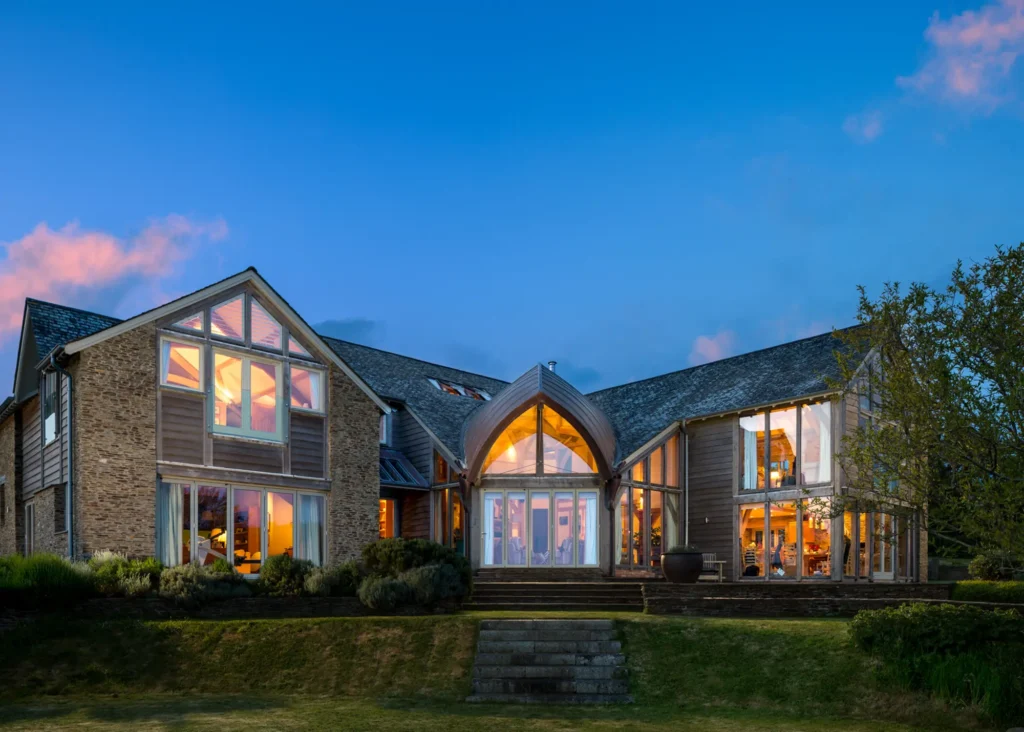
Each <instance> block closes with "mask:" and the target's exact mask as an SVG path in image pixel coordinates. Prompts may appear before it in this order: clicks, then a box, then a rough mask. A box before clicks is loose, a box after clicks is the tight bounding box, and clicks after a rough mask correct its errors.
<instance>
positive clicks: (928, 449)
mask: <svg viewBox="0 0 1024 732" xmlns="http://www.w3.org/2000/svg"><path fill="white" fill-rule="evenodd" d="M858 320H859V321H860V323H861V324H862V326H863V327H861V328H854V329H851V330H848V331H841V332H839V333H838V335H839V337H840V338H842V339H844V340H845V341H846V342H847V343H846V345H847V348H845V349H841V350H840V351H839V352H837V358H838V359H839V364H840V367H841V370H842V379H841V384H842V385H843V388H844V390H845V394H844V397H845V399H846V403H847V404H849V403H851V401H852V400H857V401H858V402H859V406H860V407H861V413H862V414H864V413H865V410H866V413H867V414H868V417H867V418H866V419H863V418H862V420H861V424H860V426H859V427H858V428H857V429H856V430H853V431H851V432H849V433H848V434H847V435H846V436H845V437H844V440H843V444H842V448H841V451H840V460H841V462H842V465H843V468H844V471H845V473H846V483H847V485H848V486H849V487H850V489H851V490H850V494H849V496H848V497H847V498H846V499H845V500H846V501H848V502H849V501H852V502H855V503H857V504H859V505H860V506H862V510H863V507H864V506H865V505H866V506H867V507H868V509H869V510H871V509H872V508H876V507H878V508H880V507H882V506H887V505H892V504H893V503H896V504H903V505H905V506H907V507H909V508H913V509H918V510H921V511H922V515H923V516H924V517H925V526H926V527H927V528H928V530H929V531H931V532H939V533H943V534H945V535H947V536H954V537H961V538H962V539H963V540H966V541H967V542H968V543H971V544H972V545H973V546H974V547H975V548H976V549H978V550H981V551H987V552H997V553H1002V554H1003V555H1006V556H1009V557H1016V558H1017V559H1020V558H1021V557H1024V244H1021V245H1018V246H1016V247H1011V248H1001V247H1000V248H997V249H996V253H995V255H994V256H992V257H990V258H988V259H986V260H984V261H983V262H979V263H975V264H972V265H971V266H969V267H964V265H963V263H962V262H958V263H957V266H956V269H954V270H953V273H952V275H951V277H950V281H949V283H948V284H947V285H945V286H944V287H941V288H933V287H931V286H929V285H926V284H922V283H914V284H912V285H910V287H909V288H907V289H904V288H902V287H901V286H900V284H899V283H898V282H897V283H888V284H886V286H885V288H884V290H883V291H882V293H881V295H880V296H879V297H878V298H877V299H875V300H872V299H870V298H869V297H868V296H867V294H866V291H865V290H864V288H863V287H862V288H860V305H859V312H858ZM864 354H868V356H867V358H866V359H865V358H864ZM954 540H955V539H954Z"/></svg>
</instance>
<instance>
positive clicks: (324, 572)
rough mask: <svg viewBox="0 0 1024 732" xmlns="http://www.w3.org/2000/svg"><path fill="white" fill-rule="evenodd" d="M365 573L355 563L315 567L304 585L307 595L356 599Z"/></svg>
mask: <svg viewBox="0 0 1024 732" xmlns="http://www.w3.org/2000/svg"><path fill="white" fill-rule="evenodd" d="M362 581H363V572H362V570H361V569H360V568H359V565H358V564H356V563H355V562H345V563H344V564H336V565H334V566H332V567H314V568H313V569H312V570H311V571H310V573H309V574H308V575H306V581H305V585H304V589H305V593H306V594H307V595H317V596H320V597H355V596H356V594H357V593H358V592H359V584H360V583H361V582H362Z"/></svg>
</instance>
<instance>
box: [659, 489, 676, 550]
mask: <svg viewBox="0 0 1024 732" xmlns="http://www.w3.org/2000/svg"><path fill="white" fill-rule="evenodd" d="M664 520H665V532H664V533H665V540H664V541H663V542H662V545H663V546H664V547H665V548H666V549H671V548H672V547H674V546H675V545H676V544H678V543H679V494H678V493H666V494H665V519H664Z"/></svg>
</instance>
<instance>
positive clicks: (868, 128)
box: [843, 110, 883, 143]
mask: <svg viewBox="0 0 1024 732" xmlns="http://www.w3.org/2000/svg"><path fill="white" fill-rule="evenodd" d="M882 130H883V125H882V113H881V112H879V111H878V110H870V111H867V112H863V113H862V114H851V115H850V116H849V117H847V118H846V120H845V121H844V122H843V132H845V133H846V134H847V135H849V136H850V137H851V138H853V139H854V140H856V141H857V142H863V143H867V142H874V141H875V140H877V139H878V137H879V136H881V134H882Z"/></svg>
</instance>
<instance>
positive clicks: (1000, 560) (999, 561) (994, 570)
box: [967, 552, 1020, 582]
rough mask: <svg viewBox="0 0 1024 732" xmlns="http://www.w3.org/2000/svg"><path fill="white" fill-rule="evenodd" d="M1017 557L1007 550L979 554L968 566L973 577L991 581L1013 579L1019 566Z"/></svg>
mask: <svg viewBox="0 0 1024 732" xmlns="http://www.w3.org/2000/svg"><path fill="white" fill-rule="evenodd" d="M1019 564H1020V563H1019V562H1018V561H1017V560H1016V558H1015V557H1013V556H1012V555H1010V554H1008V553H1007V552H989V553H987V554H979V555H978V556H976V557H975V558H974V559H972V560H971V563H970V564H969V565H968V566H967V571H968V572H969V573H970V575H971V577H973V578H974V579H979V580H989V581H991V582H998V581H1008V580H1012V579H1013V576H1014V573H1015V572H1016V571H1017V569H1018V567H1019Z"/></svg>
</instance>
